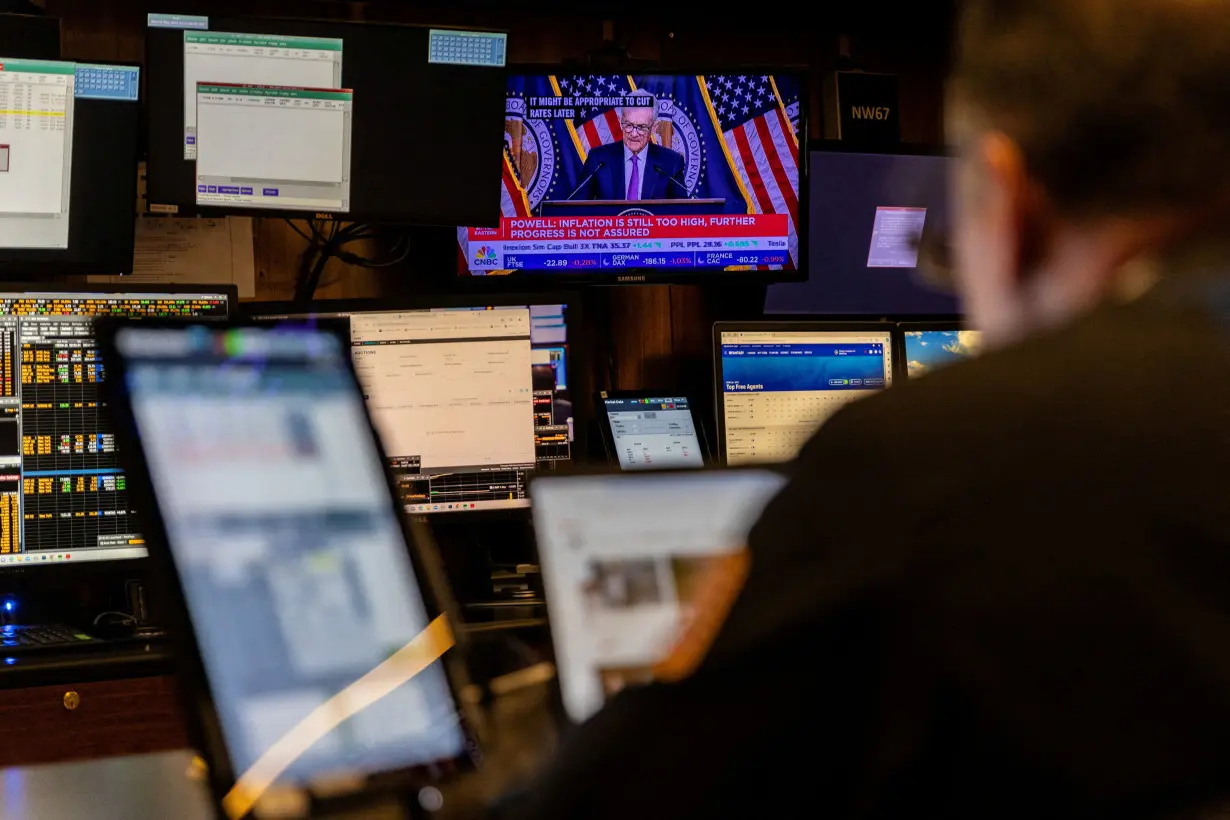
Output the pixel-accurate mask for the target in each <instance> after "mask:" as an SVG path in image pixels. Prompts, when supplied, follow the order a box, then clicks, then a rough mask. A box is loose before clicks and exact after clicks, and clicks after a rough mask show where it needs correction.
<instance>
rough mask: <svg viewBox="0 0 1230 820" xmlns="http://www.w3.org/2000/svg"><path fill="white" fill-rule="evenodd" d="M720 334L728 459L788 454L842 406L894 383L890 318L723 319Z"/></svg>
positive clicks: (765, 459)
mask: <svg viewBox="0 0 1230 820" xmlns="http://www.w3.org/2000/svg"><path fill="white" fill-rule="evenodd" d="M714 334H715V337H714V343H715V354H716V356H715V367H716V369H717V391H718V395H717V406H718V441H719V445H720V447H721V453H722V457H723V458H724V460H725V462H726V463H727V464H731V465H739V464H754V463H774V462H782V461H789V460H790V459H792V458H794V457H795V456H796V455H797V454H798V451H799V449H800V448H801V447H802V446H803V445H804V444H805V443H806V442H807V440H808V439H809V438H811V435H812V433H814V432H815V431H816V429H817V428H818V427H819V426H820V425H821V424H823V423H824V422H825V421H827V420H828V419H829V417H831V416H832V415H833V414H834V413H836V412H837V411H838V410H840V409H841V408H842V407H844V406H845V405H847V404H849V403H850V402H853V401H856V400H858V399H860V398H863V397H865V396H869V395H873V394H875V393H877V392H879V391H881V390H883V389H884V388H886V387H889V386H890V385H891V384H892V380H893V361H892V350H893V344H892V330H891V326H890V325H888V324H875V323H868V324H861V325H859V324H827V323H823V322H810V323H809V322H776V323H774V322H766V323H759V324H751V325H738V324H718V325H717V326H715V329H714Z"/></svg>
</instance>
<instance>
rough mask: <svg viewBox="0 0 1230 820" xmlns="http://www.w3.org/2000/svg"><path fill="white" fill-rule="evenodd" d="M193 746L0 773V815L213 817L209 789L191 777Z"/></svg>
mask: <svg viewBox="0 0 1230 820" xmlns="http://www.w3.org/2000/svg"><path fill="white" fill-rule="evenodd" d="M191 761H192V753H191V752H189V751H186V750H185V751H179V752H164V753H163V754H154V755H140V756H137V757H115V758H108V759H104V760H88V761H85V762H82V763H58V764H54V765H51V766H29V767H22V768H17V769H5V770H4V771H2V772H0V820H43V818H47V820H52V818H60V817H65V818H68V817H89V818H93V820H163V819H164V818H168V817H174V818H176V820H214V817H215V815H214V813H213V808H212V806H211V804H210V799H209V791H208V789H207V788H206V786H205V784H204V783H203V782H198V781H193V780H191V779H189V777H188V768H189V764H190V763H191Z"/></svg>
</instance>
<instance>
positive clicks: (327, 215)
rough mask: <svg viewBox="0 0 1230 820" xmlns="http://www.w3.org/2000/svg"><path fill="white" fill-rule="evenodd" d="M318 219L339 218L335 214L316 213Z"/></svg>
mask: <svg viewBox="0 0 1230 820" xmlns="http://www.w3.org/2000/svg"><path fill="white" fill-rule="evenodd" d="M316 218H317V219H337V217H336V216H334V215H333V214H316Z"/></svg>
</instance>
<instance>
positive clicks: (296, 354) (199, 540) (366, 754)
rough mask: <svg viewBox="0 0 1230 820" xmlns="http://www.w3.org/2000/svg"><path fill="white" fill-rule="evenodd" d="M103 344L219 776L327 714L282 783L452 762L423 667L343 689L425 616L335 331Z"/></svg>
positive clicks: (459, 743)
mask: <svg viewBox="0 0 1230 820" xmlns="http://www.w3.org/2000/svg"><path fill="white" fill-rule="evenodd" d="M116 347H117V350H118V351H119V352H120V354H121V355H122V356H123V359H124V361H125V364H126V367H127V372H126V374H125V388H126V389H127V392H128V396H129V401H130V403H131V408H132V415H133V420H134V422H135V425H136V431H137V434H138V435H139V437H140V440H141V442H142V449H143V450H144V457H145V461H146V463H147V464H148V467H149V473H150V479H151V484H152V489H153V493H154V497H155V499H156V501H157V505H158V509H159V511H160V513H161V517H162V520H163V522H164V523H165V527H166V536H167V544H166V546H167V548H168V549H169V551H170V554H171V555H172V557H173V559H174V564H175V570H176V574H177V575H178V577H179V580H180V585H181V587H182V589H183V594H184V598H185V601H186V604H187V607H188V611H189V614H190V616H191V620H192V624H193V629H194V631H195V633H196V638H197V643H198V644H199V646H200V650H201V659H202V662H203V664H204V667H205V673H206V677H207V679H208V684H209V688H210V691H211V693H212V695H213V700H214V704H215V707H216V709H217V712H218V717H219V720H220V723H221V727H222V732H223V736H224V741H225V744H226V748H227V751H228V753H229V756H230V759H231V762H232V764H233V767H234V769H235V771H236V772H243V771H246V770H247V769H248V768H249V767H250V766H252V765H253V764H254V763H255V762H256V761H257V759H258V758H260V756H261V755H262V753H264V752H265V751H266V750H268V749H269V748H270V747H271V746H272V745H273V744H275V743H277V742H278V741H279V740H281V739H282V738H284V737H289V736H292V734H291V733H293V732H295V731H297V730H299V728H300V727H302V726H305V725H309V726H312V727H319V726H320V724H321V721H322V720H325V718H326V717H327V713H329V712H330V711H332V713H333V714H334V715H336V714H337V712H339V711H340V712H341V713H342V714H343V715H344V716H345V719H344V720H340V719H339V721H340V722H338V721H335V722H333V723H331V724H329V725H326V726H325V727H324V728H323V729H320V732H321V734H318V735H313V737H318V739H316V740H315V741H314V742H312V743H310V744H305V748H298V749H296V750H295V751H296V752H297V755H296V756H295V757H294V760H293V762H292V763H290V765H289V768H288V769H287V770H286V772H285V774H284V775H283V778H284V781H283V782H286V783H290V784H301V783H304V782H307V781H309V780H311V779H313V778H318V777H328V776H334V775H339V776H340V775H343V774H347V773H353V772H373V771H387V770H393V769H401V768H407V767H411V766H418V765H425V764H429V763H435V762H438V761H448V760H452V759H455V758H457V757H459V756H460V755H461V754H462V753H463V750H464V747H465V742H466V740H465V737H464V733H463V730H462V728H461V725H460V723H459V719H458V711H457V709H456V708H455V706H456V704H455V701H454V700H453V697H452V694H451V690H450V688H449V685H448V680H447V677H446V676H445V673H444V670H443V669H442V667H441V664H440V663H439V662H438V661H437V662H435V663H433V664H431V665H430V666H428V667H426V668H425V669H423V670H422V671H421V672H420V673H419V674H417V675H413V676H411V677H410V678H409V679H408V680H400V679H397V678H396V677H395V678H394V679H393V680H392V681H389V680H385V681H383V682H384V683H391V687H392V688H391V689H390V690H389V691H388V693H387V694H384V695H383V696H380V697H378V699H375V700H374V701H371V700H368V699H367V698H366V697H365V696H363V695H361V694H360V690H358V689H355V688H353V687H351V684H355V683H356V681H359V680H360V678H362V677H363V676H364V675H366V674H367V673H368V672H370V671H371V670H373V669H375V668H376V667H377V666H381V664H382V662H384V661H385V660H386V659H388V658H389V657H390V656H391V655H393V653H396V652H398V651H399V650H401V649H402V648H403V647H405V646H406V645H407V644H409V643H410V642H411V641H412V640H414V639H415V638H416V636H418V635H419V634H420V633H421V632H422V631H423V630H424V628H425V627H426V626H427V624H428V613H427V609H426V606H425V603H424V599H423V597H422V594H421V592H420V590H419V587H418V584H417V583H416V580H415V573H414V567H413V564H412V563H411V560H410V556H409V552H408V550H407V548H406V543H405V540H404V536H403V532H402V529H401V526H400V524H399V522H398V520H397V517H396V507H395V506H394V505H393V503H392V499H391V497H390V488H389V484H388V480H387V478H386V474H385V472H384V469H383V466H382V464H381V460H380V452H379V450H378V448H377V446H376V442H375V440H374V437H373V436H372V435H371V433H370V427H369V426H368V423H367V418H366V414H365V412H364V407H363V400H362V397H361V395H360V393H359V390H358V389H357V387H356V385H355V383H354V380H353V377H352V376H351V375H350V373H349V372H348V370H347V367H346V364H345V358H344V357H345V356H346V355H347V352H348V351H346V350H345V349H344V348H343V345H342V343H341V342H340V340H338V339H337V337H335V336H333V335H331V334H327V333H323V332H319V331H304V330H297V331H287V330H284V329H283V330H279V331H270V330H259V329H253V328H246V329H242V328H241V329H231V330H216V331H215V330H210V329H206V328H205V327H202V326H200V325H197V326H194V327H190V328H176V329H166V328H161V329H154V328H139V327H131V328H122V329H121V330H120V331H119V332H118V334H117V337H116ZM383 668H385V667H382V669H383ZM395 673H396V670H390V671H389V674H390V675H393V674H395ZM396 674H399V673H396ZM343 690H347V694H348V695H353V697H347V696H343V698H342V699H340V700H339V699H338V698H337V697H336V696H337V695H338V694H339V693H340V692H342V691H343ZM364 691H365V690H364ZM363 703H367V704H369V705H366V707H365V708H359V706H361V705H362V704H363ZM326 704H328V705H327V706H326ZM321 707H324V710H325V713H326V714H325V715H322V713H321V712H320V711H318V710H319V709H320V708H321ZM326 722H327V721H326ZM330 725H331V727H332V728H329V726H330ZM325 729H327V731H325ZM293 736H295V737H298V736H299V735H298V734H294V735H293Z"/></svg>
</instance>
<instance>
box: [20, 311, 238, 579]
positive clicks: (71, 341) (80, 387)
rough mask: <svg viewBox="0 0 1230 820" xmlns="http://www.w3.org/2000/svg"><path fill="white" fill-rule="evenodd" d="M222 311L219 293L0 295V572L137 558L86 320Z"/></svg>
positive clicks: (139, 543)
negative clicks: (14, 567) (15, 566)
mask: <svg viewBox="0 0 1230 820" xmlns="http://www.w3.org/2000/svg"><path fill="white" fill-rule="evenodd" d="M228 308H229V305H228V297H227V294H226V293H225V292H222V293H175V292H174V291H173V290H169V291H163V292H158V291H156V290H155V289H153V288H151V289H150V290H147V291H144V292H142V291H140V290H131V291H126V292H123V293H108V292H106V291H97V292H89V291H84V290H83V291H77V292H73V291H62V292H38V291H9V292H5V291H4V290H0V569H2V568H5V567H6V566H8V565H12V564H21V565H22V566H23V567H24V566H33V565H35V564H37V565H40V566H47V565H50V564H64V563H66V562H73V563H77V562H81V561H105V560H115V559H123V558H144V557H145V554H146V553H145V538H144V536H143V535H142V534H141V533H140V531H139V529H138V527H137V524H136V520H135V518H134V516H133V510H132V502H131V501H130V499H129V496H128V477H127V474H126V473H125V471H124V467H123V464H122V463H121V461H120V457H119V454H118V453H117V452H116V448H115V436H114V435H113V433H112V431H111V426H110V424H109V423H108V421H107V418H106V415H105V411H103V410H102V409H101V408H100V401H99V384H100V383H101V382H102V381H104V379H105V378H106V368H105V366H104V362H103V361H102V360H101V358H100V357H99V354H98V347H97V345H96V344H95V341H94V331H93V327H92V324H91V323H92V321H93V320H94V319H95V318H100V317H111V318H115V317H120V318H131V319H141V318H146V319H170V318H174V319H189V318H193V319H202V320H204V319H213V320H224V319H226V316H227V311H228Z"/></svg>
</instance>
